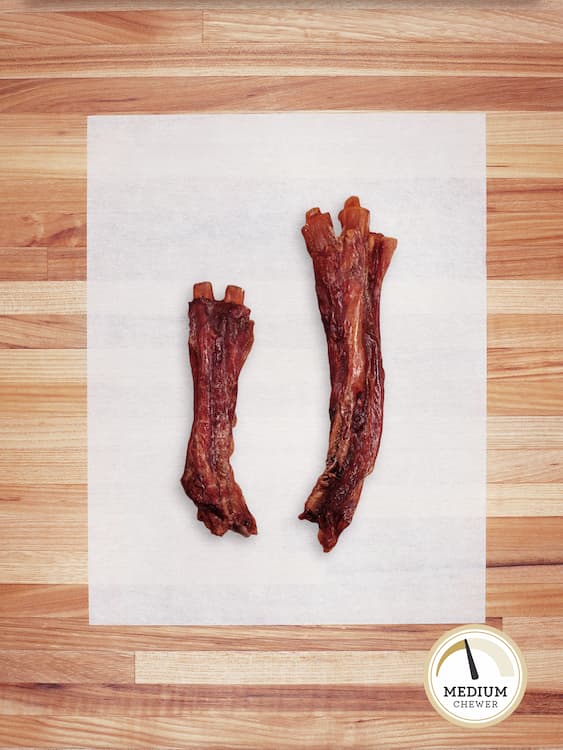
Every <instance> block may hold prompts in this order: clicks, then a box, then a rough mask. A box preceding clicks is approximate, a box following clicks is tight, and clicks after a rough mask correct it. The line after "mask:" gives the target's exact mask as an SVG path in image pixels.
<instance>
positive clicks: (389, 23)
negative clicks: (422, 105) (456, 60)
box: [203, 7, 563, 44]
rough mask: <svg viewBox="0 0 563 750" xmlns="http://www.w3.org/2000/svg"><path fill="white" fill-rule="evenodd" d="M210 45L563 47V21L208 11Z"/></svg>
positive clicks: (468, 14)
mask: <svg viewBox="0 0 563 750" xmlns="http://www.w3.org/2000/svg"><path fill="white" fill-rule="evenodd" d="M203 32H204V39H205V41H206V42H212V43H216V44H217V43H221V44H227V43H229V42H238V43H241V42H242V43H245V42H268V43H271V42H280V41H283V42H302V43H308V42H310V41H317V42H325V43H334V42H339V41H343V40H358V41H373V42H376V41H385V42H394V41H398V40H409V41H426V40H432V41H440V40H446V41H451V42H464V41H481V42H510V43H514V42H529V41H536V42H560V41H561V38H562V36H563V20H561V19H558V18H557V17H556V16H555V15H554V14H553V13H545V14H543V13H537V12H533V11H527V10H520V12H519V13H518V14H517V15H514V14H508V13H507V12H506V11H503V10H500V11H498V10H495V9H489V8H483V7H479V8H475V9H471V8H466V9H464V10H461V9H459V8H456V9H455V10H451V11H448V10H447V9H446V8H441V9H439V10H436V9H429V10H424V9H423V8H421V7H418V8H417V9H416V10H414V11H413V10H409V9H408V8H398V9H396V10H381V9H377V10H345V11H344V10H335V11H333V12H331V13H330V14H327V13H324V12H322V11H318V10H301V11H299V12H295V11H293V10H285V9H279V10H273V9H272V10H268V11H256V10H252V11H244V10H232V11H228V10H208V11H204V15H203Z"/></svg>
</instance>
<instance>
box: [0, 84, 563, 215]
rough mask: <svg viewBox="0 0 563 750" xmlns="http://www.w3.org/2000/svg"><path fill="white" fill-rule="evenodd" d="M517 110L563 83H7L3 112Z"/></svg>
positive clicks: (545, 105) (541, 101) (549, 102)
mask: <svg viewBox="0 0 563 750" xmlns="http://www.w3.org/2000/svg"><path fill="white" fill-rule="evenodd" d="M514 108H517V109H519V110H524V111H530V110H531V111H539V112H542V111H557V110H559V109H560V108H561V79H560V78H555V77H550V78H548V77H546V78H541V79H537V78H533V77H530V78H519V77H508V76H507V77H498V78H490V77H477V76H476V77H473V78H463V77H460V78H457V77H455V76H451V77H438V76H436V77H430V76H415V77H414V76H411V77H409V76H383V77H378V76H340V77H334V76H308V77H306V78H300V77H287V76H271V77H270V76H264V77H247V76H233V77H221V76H208V77H204V76H200V77H197V76H185V77H168V78H166V77H146V78H101V79H96V78H59V79H52V80H42V79H38V78H34V79H32V78H30V79H22V80H17V79H6V80H2V81H0V113H6V114H47V113H58V114H63V113H68V114H74V115H77V114H108V113H111V114H121V113H123V114H126V113H147V114H149V113H162V114H165V113H180V112H189V111H193V112H204V111H206V112H232V111H240V112H258V111H278V110H284V111H285V110H309V109H322V110H340V109H359V110H368V109H369V110H387V109H400V110H428V109H436V110H452V109H459V110H466V111H474V110H477V111H481V110H491V109H495V110H501V111H502V110H511V109H514ZM491 176H493V175H491ZM67 210H68V209H67Z"/></svg>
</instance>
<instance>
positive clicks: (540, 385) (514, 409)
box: [487, 352, 563, 417]
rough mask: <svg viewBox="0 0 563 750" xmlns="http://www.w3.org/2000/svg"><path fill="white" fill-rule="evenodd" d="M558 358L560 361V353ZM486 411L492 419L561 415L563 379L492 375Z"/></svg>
mask: <svg viewBox="0 0 563 750" xmlns="http://www.w3.org/2000/svg"><path fill="white" fill-rule="evenodd" d="M555 356H559V357H560V359H561V355H560V354H559V352H557V353H555ZM490 372H491V371H490V370H489V373H490ZM487 411H488V414H489V416H538V417H540V416H545V417H551V416H556V415H559V414H561V413H562V411H563V393H562V389H561V376H560V375H553V374H549V373H548V374H546V375H540V376H537V377H536V376H524V377H518V376H514V377H512V376H511V375H510V373H504V375H503V374H501V375H500V377H499V378H498V379H496V376H495V375H493V379H490V380H489V381H488V384H487Z"/></svg>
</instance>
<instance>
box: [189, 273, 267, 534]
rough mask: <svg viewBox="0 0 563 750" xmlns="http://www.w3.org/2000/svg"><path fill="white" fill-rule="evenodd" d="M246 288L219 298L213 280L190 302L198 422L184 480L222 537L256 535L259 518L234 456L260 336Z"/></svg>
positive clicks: (197, 289) (233, 289) (198, 288)
mask: <svg viewBox="0 0 563 750" xmlns="http://www.w3.org/2000/svg"><path fill="white" fill-rule="evenodd" d="M243 301H244V292H243V290H242V289H240V288H239V287H235V286H229V287H227V290H226V293H225V299H224V300H215V299H214V298H213V289H212V287H211V284H210V283H208V282H202V283H201V284H196V285H195V286H194V299H193V301H192V302H190V306H189V321H190V337H189V351H190V364H191V368H192V376H193V383H194V421H193V425H192V431H191V435H190V439H189V442H188V450H187V455H186V465H185V469H184V474H183V476H182V479H181V482H182V486H183V488H184V491H185V492H186V495H188V497H190V498H191V499H192V500H193V501H194V503H195V504H196V505H197V509H198V511H197V517H198V519H199V520H200V521H203V523H204V524H205V525H206V526H207V528H208V529H209V530H210V531H211V532H212V533H213V534H216V535H217V536H223V534H225V533H226V532H227V531H229V530H232V531H236V532H238V533H239V534H242V535H243V536H250V535H251V534H256V533H257V529H256V521H255V520H254V516H253V515H252V513H251V512H250V511H249V510H248V507H247V505H246V502H245V499H244V496H243V494H242V491H241V489H240V487H239V485H238V484H237V483H236V481H235V477H234V474H233V469H232V467H231V464H230V460H229V459H230V456H231V455H232V453H233V449H234V441H233V427H234V426H235V424H236V414H235V409H236V403H237V391H238V378H239V374H240V371H241V369H242V366H243V365H244V362H245V360H246V358H247V356H248V353H249V352H250V349H251V347H252V342H253V340H254V335H253V329H254V322H253V321H251V320H250V310H249V309H248V307H245V305H244V304H243Z"/></svg>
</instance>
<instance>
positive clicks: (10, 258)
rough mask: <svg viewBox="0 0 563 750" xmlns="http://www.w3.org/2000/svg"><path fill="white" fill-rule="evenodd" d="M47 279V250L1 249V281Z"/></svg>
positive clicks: (34, 248)
mask: <svg viewBox="0 0 563 750" xmlns="http://www.w3.org/2000/svg"><path fill="white" fill-rule="evenodd" d="M0 231H1V230H0ZM46 279H47V250H46V249H42V248H36V247H26V248H21V247H20V248H13V249H10V248H0V281H44V280H46Z"/></svg>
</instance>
